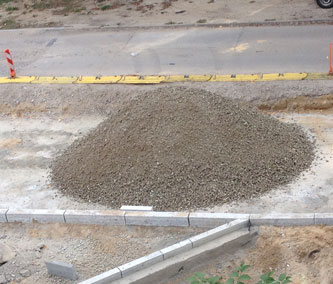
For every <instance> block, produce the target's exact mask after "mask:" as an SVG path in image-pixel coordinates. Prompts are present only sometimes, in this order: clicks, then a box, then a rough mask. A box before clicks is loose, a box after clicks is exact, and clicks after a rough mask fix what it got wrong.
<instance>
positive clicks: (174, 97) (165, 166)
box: [51, 87, 314, 210]
mask: <svg viewBox="0 0 333 284" xmlns="http://www.w3.org/2000/svg"><path fill="white" fill-rule="evenodd" d="M313 158H314V152H313V143H312V142H311V141H309V139H308V137H307V135H306V134H305V133H304V132H303V130H302V129H301V128H300V127H298V126H297V125H293V124H284V123H282V122H280V121H278V120H277V119H275V118H272V117H270V116H268V115H264V114H261V113H260V112H258V111H257V110H256V109H253V108H250V107H248V106H243V105H241V104H239V103H237V102H235V101H233V100H230V99H226V98H224V97H222V96H221V95H218V94H214V93H210V92H207V91H204V90H199V89H185V88H182V87H176V88H161V89H157V90H154V91H150V92H147V93H144V94H142V95H140V96H138V97H136V98H135V99H133V100H131V101H130V102H128V103H127V104H126V105H124V106H123V107H122V108H121V109H120V110H118V111H117V112H116V113H114V114H113V115H112V116H111V117H109V118H108V119H106V120H105V121H104V122H102V123H101V124H100V125H99V126H98V127H97V128H96V129H94V130H93V131H91V132H90V133H89V134H88V135H87V136H85V137H83V138H81V139H78V140H76V141H75V142H74V143H73V144H72V145H71V146H70V147H69V148H68V149H67V150H65V151H64V152H63V153H62V154H60V156H59V157H57V159H56V160H55V161H54V162H53V164H52V168H51V177H52V181H53V183H54V185H55V186H56V187H58V188H59V189H60V190H61V191H62V192H63V193H64V194H66V195H70V196H72V197H75V198H80V199H82V200H84V201H88V202H96V203H100V204H104V205H107V206H110V207H112V208H118V207H120V206H121V205H152V206H154V208H155V209H157V210H184V209H197V208H207V207H212V206H215V205H220V204H223V203H226V202H230V201H236V200H243V199H248V198H252V197H257V196H259V195H261V194H263V193H265V192H267V191H269V190H271V189H273V188H276V187H277V186H280V185H284V184H286V183H288V182H290V181H292V180H293V179H294V178H295V177H297V176H298V175H299V174H300V173H301V172H302V171H304V170H306V169H307V168H308V167H309V166H310V165H311V162H312V161H313Z"/></svg>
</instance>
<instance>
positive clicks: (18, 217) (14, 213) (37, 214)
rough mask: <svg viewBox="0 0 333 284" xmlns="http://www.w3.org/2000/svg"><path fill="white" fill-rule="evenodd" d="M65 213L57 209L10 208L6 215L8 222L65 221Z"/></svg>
mask: <svg viewBox="0 0 333 284" xmlns="http://www.w3.org/2000/svg"><path fill="white" fill-rule="evenodd" d="M64 213H65V210H57V209H54V210H49V209H9V210H8V212H7V213H6V216H7V220H8V222H22V223H33V222H38V223H65V220H64Z"/></svg>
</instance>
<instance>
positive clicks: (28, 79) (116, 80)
mask: <svg viewBox="0 0 333 284" xmlns="http://www.w3.org/2000/svg"><path fill="white" fill-rule="evenodd" d="M295 80H333V76H330V75H328V73H304V72H303V73H257V74H206V75H200V74H188V75H186V74H185V75H184V74H183V75H147V76H146V75H145V76H143V75H115V76H101V77H96V76H70V77H59V76H58V77H57V76H54V77H52V76H50V77H45V76H40V77H39V76H21V77H17V78H14V79H12V78H8V77H0V84H14V83H25V84H162V83H176V82H266V81H295Z"/></svg>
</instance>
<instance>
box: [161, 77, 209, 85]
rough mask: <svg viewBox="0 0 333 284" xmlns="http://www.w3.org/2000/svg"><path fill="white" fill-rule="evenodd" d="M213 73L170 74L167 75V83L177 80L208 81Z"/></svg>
mask: <svg viewBox="0 0 333 284" xmlns="http://www.w3.org/2000/svg"><path fill="white" fill-rule="evenodd" d="M212 77H213V75H169V76H166V79H165V81H164V82H165V83H175V82H208V81H210V80H211V78H212Z"/></svg>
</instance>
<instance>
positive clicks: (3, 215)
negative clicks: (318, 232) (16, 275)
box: [0, 209, 333, 228]
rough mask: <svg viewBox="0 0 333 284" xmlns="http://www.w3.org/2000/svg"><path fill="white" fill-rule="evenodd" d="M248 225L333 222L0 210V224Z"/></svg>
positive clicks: (322, 217) (323, 216) (327, 219)
mask: <svg viewBox="0 0 333 284" xmlns="http://www.w3.org/2000/svg"><path fill="white" fill-rule="evenodd" d="M239 219H242V220H249V222H250V224H251V226H312V225H333V213H270V214H239V213H206V212H205V213H201V212H157V211H151V212H150V211H121V210H58V209H54V210H52V209H0V223H13V222H21V223H66V224H87V225H89V224H93V225H112V226H113V225H118V226H125V225H126V226H153V227H154V226H156V227H161V226H164V227H199V228H215V227H217V226H221V225H224V224H226V223H230V222H232V221H235V220H239Z"/></svg>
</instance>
